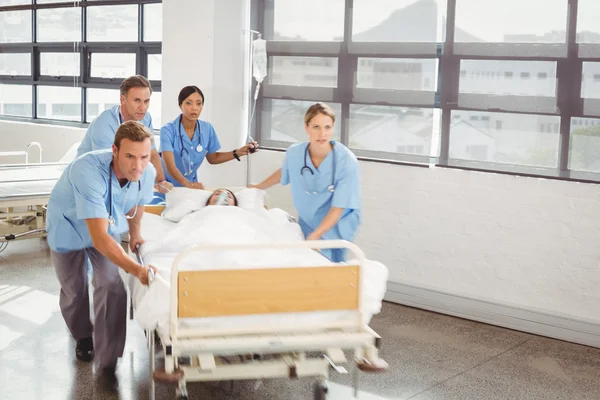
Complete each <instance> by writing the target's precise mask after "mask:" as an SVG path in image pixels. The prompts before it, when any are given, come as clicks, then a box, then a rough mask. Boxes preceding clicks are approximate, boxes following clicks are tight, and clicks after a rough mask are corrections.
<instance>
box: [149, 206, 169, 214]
mask: <svg viewBox="0 0 600 400" xmlns="http://www.w3.org/2000/svg"><path fill="white" fill-rule="evenodd" d="M164 209H165V206H159V205H145V206H144V212H147V213H149V214H156V215H161V214H162V212H163V211H164Z"/></svg>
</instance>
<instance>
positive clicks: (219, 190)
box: [208, 189, 235, 206]
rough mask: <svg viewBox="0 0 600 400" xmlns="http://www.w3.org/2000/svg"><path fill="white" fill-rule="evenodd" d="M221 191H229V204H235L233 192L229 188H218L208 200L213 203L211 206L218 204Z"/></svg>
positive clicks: (210, 203)
mask: <svg viewBox="0 0 600 400" xmlns="http://www.w3.org/2000/svg"><path fill="white" fill-rule="evenodd" d="M221 192H225V193H227V205H230V206H235V200H234V198H233V193H231V192H230V191H229V190H227V189H217V190H215V191H214V192H213V194H212V195H211V196H210V199H209V200H208V204H209V205H211V206H214V205H215V204H217V199H218V198H219V195H220V194H221Z"/></svg>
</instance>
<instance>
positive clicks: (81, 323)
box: [47, 121, 156, 387]
mask: <svg viewBox="0 0 600 400" xmlns="http://www.w3.org/2000/svg"><path fill="white" fill-rule="evenodd" d="M151 147H152V134H151V133H150V131H148V129H147V128H146V127H144V126H143V125H141V124H140V123H138V122H136V121H127V122H125V123H124V124H122V125H120V126H119V128H118V129H117V133H116V135H115V138H114V144H113V146H112V150H97V151H92V152H89V153H86V154H84V155H83V156H81V157H78V158H76V159H75V160H74V161H73V162H72V163H71V164H70V165H69V166H68V167H67V168H66V169H65V170H64V172H63V174H62V175H61V177H60V179H59V180H58V182H57V183H56V186H55V187H54V189H53V190H52V192H51V194H50V199H49V201H48V212H47V231H48V245H49V246H50V250H51V259H52V264H53V265H54V268H55V270H56V275H57V277H58V280H59V282H60V286H61V291H60V301H59V302H60V309H61V312H62V315H63V318H64V320H65V322H66V324H67V327H68V328H69V331H70V332H71V334H72V335H73V338H74V339H75V340H76V341H77V346H76V348H75V354H76V357H77V359H79V360H80V361H91V360H92V358H95V360H96V361H97V364H98V371H99V372H100V374H99V375H100V377H101V380H103V381H104V383H105V384H107V385H109V386H111V387H114V385H115V384H116V382H117V381H116V375H115V369H116V365H117V359H118V358H119V357H121V356H122V355H123V348H124V346H125V334H126V323H127V304H126V303H127V294H126V292H125V287H124V285H123V281H122V279H121V277H120V275H119V271H118V269H119V267H120V268H122V269H124V270H125V271H127V272H129V273H130V274H133V275H134V276H136V277H137V278H138V279H139V280H140V282H142V284H147V283H148V268H145V267H143V266H141V265H140V264H138V263H137V262H135V261H134V260H133V259H132V258H131V257H129V256H128V255H127V254H126V253H125V251H124V250H123V248H122V247H121V244H120V243H119V242H120V238H119V236H120V235H121V234H122V233H125V232H127V231H128V230H129V235H130V247H131V249H132V250H133V249H135V247H136V246H137V245H138V244H141V243H143V239H142V237H141V234H140V222H141V219H142V215H143V214H144V208H143V205H144V204H147V203H149V202H150V201H151V200H152V195H153V186H154V180H155V177H156V171H155V170H154V167H153V166H152V165H148V162H149V160H150V151H151ZM88 259H89V260H90V261H91V264H92V266H93V268H94V277H93V282H92V284H93V286H94V295H93V298H94V316H95V318H94V324H93V325H92V323H91V322H90V313H89V296H88V278H87V276H88V275H87V260H88ZM150 268H152V269H153V270H154V271H156V269H155V268H154V267H150Z"/></svg>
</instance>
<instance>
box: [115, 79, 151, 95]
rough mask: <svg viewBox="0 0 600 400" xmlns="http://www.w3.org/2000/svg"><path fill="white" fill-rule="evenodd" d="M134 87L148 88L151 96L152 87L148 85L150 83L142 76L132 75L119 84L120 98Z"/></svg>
mask: <svg viewBox="0 0 600 400" xmlns="http://www.w3.org/2000/svg"><path fill="white" fill-rule="evenodd" d="M136 87H141V88H148V89H150V94H152V85H150V81H149V80H148V79H146V78H145V77H143V76H142V75H133V76H130V77H129V78H126V79H125V80H124V81H123V82H121V86H120V87H119V90H120V91H121V96H126V95H127V93H129V89H133V88H136Z"/></svg>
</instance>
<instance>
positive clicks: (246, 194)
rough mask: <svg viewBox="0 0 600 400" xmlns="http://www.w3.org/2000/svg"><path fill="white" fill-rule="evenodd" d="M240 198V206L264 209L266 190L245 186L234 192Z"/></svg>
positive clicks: (249, 208) (252, 209)
mask: <svg viewBox="0 0 600 400" xmlns="http://www.w3.org/2000/svg"><path fill="white" fill-rule="evenodd" d="M234 194H235V197H236V198H237V200H238V207H240V208H244V209H246V210H250V211H263V210H264V209H265V194H266V192H265V191H264V190H260V189H255V188H245V189H242V190H240V191H237V192H235V193H234Z"/></svg>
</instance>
